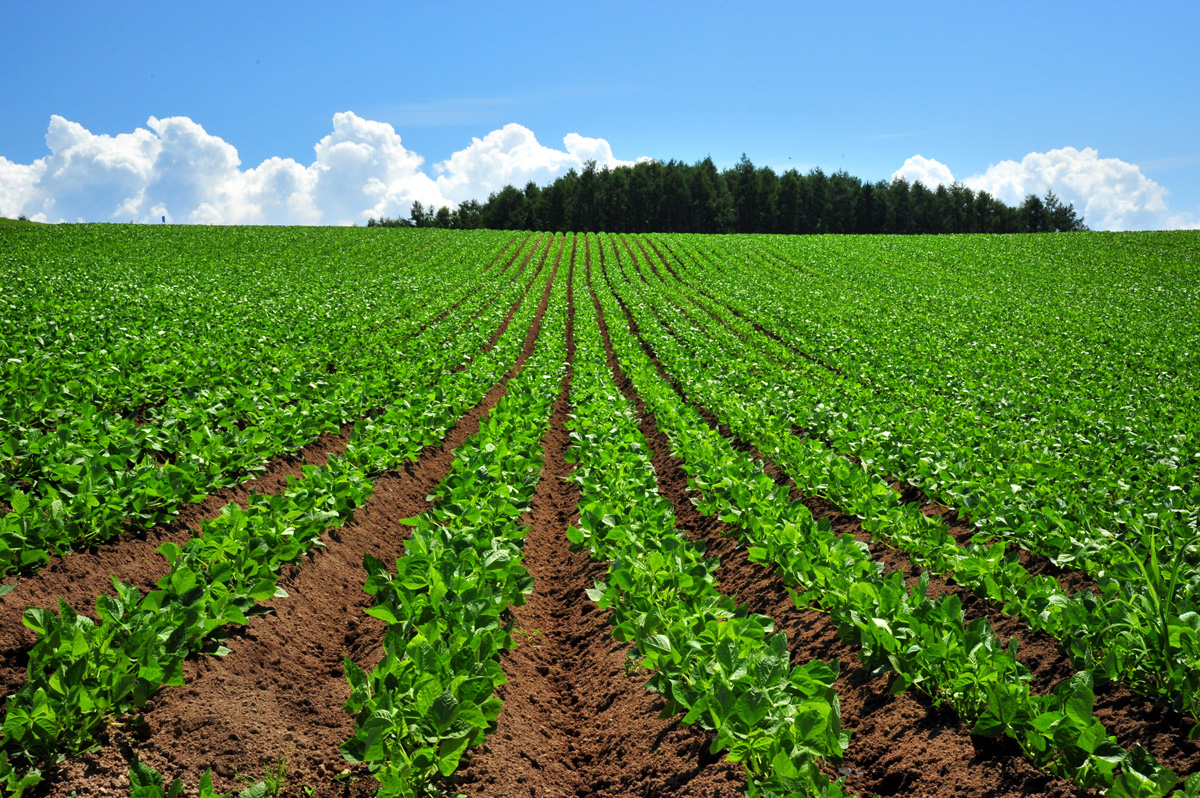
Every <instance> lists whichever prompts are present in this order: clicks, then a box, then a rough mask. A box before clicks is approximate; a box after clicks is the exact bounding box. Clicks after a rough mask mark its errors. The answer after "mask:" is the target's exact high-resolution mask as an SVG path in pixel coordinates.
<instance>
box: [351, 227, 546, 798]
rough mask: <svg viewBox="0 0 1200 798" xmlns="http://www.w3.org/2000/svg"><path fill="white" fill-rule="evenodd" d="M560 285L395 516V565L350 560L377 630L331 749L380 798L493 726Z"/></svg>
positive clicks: (451, 761)
mask: <svg viewBox="0 0 1200 798" xmlns="http://www.w3.org/2000/svg"><path fill="white" fill-rule="evenodd" d="M557 243H558V248H559V252H560V254H561V251H562V247H563V243H564V242H563V240H562V239H559V240H558V242H557ZM564 283H565V280H562V279H561V278H560V279H558V280H557V281H556V283H555V285H554V287H553V292H552V294H551V300H552V304H551V306H550V307H551V310H550V311H549V312H548V313H547V314H546V316H545V318H544V319H543V324H542V329H541V333H540V336H539V338H538V342H537V346H536V349H535V350H534V352H533V354H532V356H531V357H530V358H529V359H528V360H527V361H526V362H525V364H524V367H523V369H522V370H521V372H520V373H519V374H518V375H517V376H516V377H514V378H513V379H511V380H510V381H509V382H508V383H507V387H506V391H505V394H504V397H503V399H501V400H500V402H499V403H498V404H497V405H496V407H495V408H494V409H493V410H492V411H491V412H490V413H489V414H488V416H487V417H486V418H484V419H482V420H481V422H480V425H479V431H478V432H477V433H476V434H475V435H473V436H471V437H470V438H469V439H467V441H466V442H465V443H464V444H463V445H462V446H460V447H459V448H458V449H456V450H455V453H454V462H453V464H452V466H451V469H450V473H449V474H448V475H447V476H446V478H445V479H444V480H443V481H442V482H441V483H440V484H439V485H438V487H437V489H436V490H435V492H434V494H433V497H432V498H433V499H434V502H435V503H434V506H433V509H432V510H430V511H428V512H425V513H422V514H421V515H420V516H418V517H416V518H415V519H406V523H409V524H411V525H413V530H412V534H411V537H410V538H409V539H408V541H407V542H406V544H405V554H404V556H402V557H400V558H399V559H397V561H396V570H395V573H391V572H389V571H388V569H387V567H386V566H385V565H384V564H383V563H381V562H379V561H378V560H376V559H374V558H373V557H371V556H369V555H367V556H366V557H365V558H364V563H363V564H364V567H365V568H366V571H367V580H366V583H365V585H364V588H363V589H364V590H365V591H366V592H367V593H368V594H370V595H371V596H373V597H374V605H373V606H372V607H371V608H370V609H369V610H367V614H368V615H371V616H372V617H375V618H378V619H380V620H382V621H383V622H384V623H386V624H387V632H386V634H385V636H384V644H383V647H384V656H383V659H382V660H381V661H380V662H379V664H378V665H377V666H376V667H375V668H374V669H373V670H372V671H371V672H370V673H369V674H368V673H366V672H364V671H363V670H362V669H361V668H359V667H358V666H357V665H356V664H355V663H354V662H352V661H350V660H349V659H347V660H346V678H347V680H348V681H349V683H350V688H351V696H350V700H349V701H348V702H347V703H346V709H347V710H348V711H350V712H352V713H355V715H356V721H355V727H356V728H355V734H354V736H353V737H352V738H351V739H349V740H347V741H346V742H345V743H344V744H343V746H342V752H343V754H344V755H345V757H346V759H348V760H349V761H351V762H363V763H366V764H367V766H368V768H369V769H370V770H371V772H372V774H374V775H375V777H376V778H377V779H378V780H379V782H380V785H381V787H380V792H379V795H381V796H416V795H429V794H439V784H440V783H441V782H442V780H444V779H446V778H447V777H449V776H451V775H452V774H453V773H454V771H455V770H456V769H457V768H458V765H459V762H460V761H461V758H462V756H463V753H464V752H465V751H466V749H467V748H468V747H470V746H472V745H477V744H479V743H481V742H483V740H484V737H485V735H486V734H488V733H490V732H491V731H492V730H493V729H494V728H495V722H496V718H497V717H498V715H499V713H500V706H501V702H500V699H499V698H497V697H496V696H495V695H494V691H495V689H496V687H498V686H499V685H501V684H503V683H504V681H505V677H504V672H503V670H502V669H501V668H500V664H499V661H498V660H499V655H500V652H501V651H502V650H503V649H505V648H509V647H511V646H512V645H513V640H512V620H511V617H510V616H509V615H508V608H509V607H510V606H513V605H519V604H522V603H524V601H525V595H526V594H528V593H529V592H530V591H531V590H532V589H533V578H532V577H531V576H530V575H529V574H528V573H527V572H526V571H525V568H524V567H523V566H522V565H521V556H522V555H521V542H522V539H523V537H524V535H525V527H524V526H523V525H521V524H518V523H517V519H518V518H519V517H520V516H521V514H522V513H524V512H525V511H526V510H527V509H528V507H529V501H530V499H531V498H532V496H533V492H534V489H535V488H536V487H537V484H538V481H539V478H540V476H541V472H542V469H543V466H544V462H543V461H542V436H543V435H544V433H545V431H546V427H547V425H548V420H549V416H550V411H551V408H552V405H553V403H554V400H555V399H556V398H557V396H558V390H557V386H558V385H559V384H560V383H561V381H562V378H563V375H564V373H565V360H566V348H565V347H566V345H565V341H564V337H563V334H564V329H565V324H566V313H565V307H564V302H563V300H564V299H565V296H566V289H565V286H564ZM530 304H533V303H530Z"/></svg>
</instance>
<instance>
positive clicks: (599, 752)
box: [455, 259, 743, 798]
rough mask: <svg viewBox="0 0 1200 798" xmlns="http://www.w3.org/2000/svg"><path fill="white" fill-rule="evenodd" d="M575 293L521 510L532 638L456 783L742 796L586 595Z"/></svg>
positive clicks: (513, 660) (538, 790) (590, 576)
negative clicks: (575, 418) (575, 398)
mask: <svg viewBox="0 0 1200 798" xmlns="http://www.w3.org/2000/svg"><path fill="white" fill-rule="evenodd" d="M573 261H574V259H573V260H572V266H571V268H570V273H571V274H572V275H573V271H574V262H573ZM568 279H571V278H570V277H568ZM567 301H568V321H567V351H568V374H567V377H566V379H565V380H564V381H563V385H562V388H561V390H560V393H559V396H558V399H557V401H556V402H555V405H554V411H553V415H552V417H551V421H550V428H549V430H548V432H547V434H546V438H545V441H544V443H543V456H544V459H545V462H546V470H545V472H544V473H543V474H542V479H541V482H539V484H538V487H537V490H536V492H535V493H534V497H533V500H532V503H531V508H530V511H529V513H528V514H527V515H526V517H525V518H524V519H523V522H524V523H527V524H528V525H529V531H528V532H527V534H526V537H525V544H524V565H525V567H526V568H527V569H528V570H529V572H530V573H531V574H533V576H534V578H535V579H536V584H535V588H534V592H533V594H531V595H530V597H529V600H528V602H527V603H526V604H525V605H524V606H522V607H517V608H515V609H514V610H513V615H514V618H515V621H516V629H517V636H518V639H520V640H521V641H522V642H521V643H520V644H519V645H518V647H517V648H516V649H514V650H513V651H511V652H506V654H505V655H504V657H503V660H502V664H503V666H504V671H505V674H506V675H507V676H508V679H509V681H508V684H506V685H504V686H503V687H502V688H501V689H500V690H499V693H498V694H499V695H500V697H501V698H503V700H504V708H503V709H502V710H501V714H500V718H499V721H498V728H497V731H496V733H495V734H494V735H492V736H491V737H489V739H488V741H487V743H485V744H484V745H483V746H481V747H480V749H479V750H477V751H474V752H472V753H471V754H470V757H469V764H468V766H467V767H466V768H465V769H464V770H463V771H462V772H461V774H460V775H459V776H458V777H457V778H456V779H455V789H457V790H459V791H463V792H466V793H467V794H469V795H472V796H476V795H478V796H535V795H550V796H612V797H613V798H615V797H616V796H635V795H654V796H684V795H694V796H720V795H729V796H733V795H738V794H740V793H741V790H742V787H743V784H742V779H741V776H740V774H739V769H738V768H737V767H735V766H733V765H730V764H728V763H724V762H722V761H721V758H720V756H714V755H710V754H709V753H708V746H709V744H710V742H711V737H710V735H707V734H705V733H704V732H703V731H702V730H700V729H698V728H696V727H692V728H684V727H680V726H679V724H678V722H677V720H676V721H674V722H673V721H667V720H660V719H659V718H658V717H657V715H658V713H659V712H660V711H661V708H662V701H661V700H660V699H659V698H658V697H657V696H655V695H654V694H653V693H650V692H648V691H647V690H646V689H645V679H644V677H642V676H639V675H636V674H631V673H628V672H627V671H626V669H625V665H626V662H627V656H628V651H629V648H630V646H629V645H628V644H626V643H619V642H617V641H616V640H614V639H613V638H612V636H611V634H610V624H609V613H608V612H603V611H599V610H597V609H596V607H595V605H594V604H593V603H592V602H591V601H590V600H588V599H587V597H586V596H585V595H584V591H585V590H586V589H588V588H590V587H591V586H592V585H593V583H594V580H596V579H598V578H602V577H603V575H604V573H605V566H604V565H603V564H602V563H598V562H595V561H593V560H592V559H591V558H590V557H589V556H588V555H587V553H585V552H583V551H578V552H572V551H571V550H570V546H569V543H568V542H567V540H566V536H565V531H566V529H567V527H568V526H569V525H570V524H572V523H574V522H575V521H576V520H578V517H579V516H578V512H577V505H578V502H579V488H578V486H577V485H575V484H574V483H572V482H567V481H566V480H565V478H566V477H567V475H569V474H570V472H571V470H572V466H570V465H568V464H567V463H566V462H565V460H564V454H565V452H566V450H567V449H568V448H569V446H570V443H571V442H570V438H569V437H568V434H567V431H566V427H565V426H564V422H565V421H566V419H567V416H568V407H569V406H568V400H567V391H568V386H569V385H570V380H571V376H572V373H573V371H572V368H571V362H573V358H574V349H575V347H574V342H573V332H574V293H573V291H572V289H571V288H568V300H567Z"/></svg>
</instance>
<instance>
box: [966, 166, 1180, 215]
mask: <svg viewBox="0 0 1200 798" xmlns="http://www.w3.org/2000/svg"><path fill="white" fill-rule="evenodd" d="M963 182H964V183H965V184H966V185H967V186H970V187H971V188H973V189H976V190H979V189H983V190H986V191H989V192H991V193H992V194H994V195H995V196H997V197H999V198H1000V199H1002V200H1004V201H1005V202H1007V203H1010V204H1011V203H1014V202H1020V201H1021V200H1022V199H1024V198H1025V197H1026V196H1027V195H1029V194H1037V195H1038V196H1042V195H1043V194H1045V193H1046V191H1047V190H1049V189H1053V190H1054V193H1056V194H1058V195H1059V196H1060V197H1062V198H1063V199H1064V200H1065V201H1068V202H1073V203H1075V208H1076V209H1077V210H1080V211H1082V212H1083V216H1084V218H1085V219H1086V220H1087V222H1088V224H1089V226H1091V227H1093V228H1095V229H1098V230H1145V229H1150V228H1158V227H1164V226H1166V225H1167V224H1168V222H1169V219H1168V213H1167V193H1168V192H1167V189H1165V188H1163V187H1162V186H1160V185H1159V184H1158V183H1155V182H1154V181H1153V180H1151V179H1150V178H1148V177H1146V176H1145V175H1144V174H1142V170H1141V169H1140V168H1139V167H1138V166H1137V165H1136V164H1131V163H1128V162H1126V161H1122V160H1120V159H1118V158H1101V157H1100V155H1099V153H1098V152H1096V150H1094V149H1092V148H1090V147H1085V148H1084V149H1082V150H1077V149H1075V148H1074V147H1063V148H1062V149H1057V150H1050V151H1049V152H1044V153H1043V152H1031V153H1029V154H1028V155H1026V156H1025V157H1024V158H1022V159H1021V161H1020V163H1018V162H1016V161H1001V162H1000V163H997V164H992V165H991V166H989V167H988V169H987V171H986V172H984V173H983V174H982V175H977V176H975V177H970V178H967V179H966V180H964V181H963Z"/></svg>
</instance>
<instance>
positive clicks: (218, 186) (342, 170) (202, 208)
mask: <svg viewBox="0 0 1200 798" xmlns="http://www.w3.org/2000/svg"><path fill="white" fill-rule="evenodd" d="M563 143H564V145H565V147H566V149H565V150H556V149H553V148H550V147H545V146H543V145H541V144H539V143H538V141H537V139H536V138H535V137H534V135H533V132H532V131H530V130H529V129H528V128H525V127H522V126H520V125H516V124H510V125H506V126H505V127H503V128H502V129H500V130H496V131H493V132H492V133H489V134H488V135H487V136H485V137H483V138H482V139H478V138H477V139H473V141H472V143H471V144H470V145H469V146H468V147H467V148H466V149H464V150H460V151H458V152H456V153H454V154H453V155H452V156H451V157H450V158H449V159H447V160H446V161H443V162H442V163H440V164H438V165H437V167H436V171H437V172H438V177H437V179H436V180H434V179H433V178H431V177H430V176H429V175H428V174H426V172H424V171H423V170H422V168H421V167H422V164H423V163H424V158H422V157H421V156H420V155H419V154H417V153H415V152H413V151H411V150H409V149H407V148H405V147H404V145H403V144H402V142H401V139H400V135H399V134H397V133H396V130H395V129H394V128H393V127H392V126H391V125H389V124H387V123H384V122H375V121H371V120H369V119H364V118H362V117H359V116H357V115H356V114H354V113H352V112H348V111H347V112H344V113H338V114H335V115H334V117H333V132H332V133H330V134H329V135H327V136H325V137H324V138H322V139H321V140H320V141H319V142H317V144H316V146H315V147H314V156H315V157H314V160H313V162H312V163H310V164H308V165H304V164H301V163H298V162H297V161H295V160H293V159H291V158H269V159H267V160H265V161H263V162H262V163H261V164H259V165H258V166H255V167H252V168H249V169H242V165H241V160H240V158H239V157H238V153H237V149H236V148H235V147H234V146H233V145H232V144H229V143H228V142H226V141H225V140H224V139H222V138H220V137H219V136H213V135H211V134H209V133H208V132H207V131H205V130H204V128H203V127H201V126H200V125H199V124H197V123H196V122H194V121H192V120H191V119H189V118H187V117H170V118H167V119H157V118H155V117H150V119H149V121H148V122H147V123H146V128H138V129H136V130H135V131H133V132H132V133H121V134H118V135H116V136H109V135H103V134H102V135H96V134H93V133H91V132H90V131H88V130H87V129H85V128H84V127H83V126H82V125H79V124H77V123H75V122H70V121H68V120H66V119H63V118H62V117H60V116H52V117H51V119H50V125H49V129H48V131H47V133H46V145H47V147H48V148H49V150H50V155H48V156H46V157H43V158H39V159H38V160H36V161H34V162H33V163H32V164H19V163H14V162H12V161H9V160H7V159H6V158H3V157H0V215H4V216H17V215H20V214H25V215H27V216H29V217H30V218H33V219H37V220H40V221H50V222H59V221H68V222H74V221H143V222H153V221H158V220H159V218H160V217H162V216H166V217H167V219H168V221H173V222H192V223H201V224H204V223H210V224H351V223H355V222H358V223H363V222H365V221H366V220H367V219H368V218H370V217H379V216H406V215H408V213H409V210H410V209H411V207H412V203H413V202H414V201H420V202H422V203H423V204H425V205H427V206H437V207H440V206H451V207H454V206H456V205H457V203H458V202H461V201H463V200H466V199H472V198H474V199H484V198H486V197H487V195H488V194H489V193H491V192H492V191H496V190H498V189H500V188H502V187H503V186H504V185H506V184H508V183H513V184H515V185H519V186H520V185H524V183H525V182H527V181H528V180H536V181H538V182H539V183H541V182H546V181H548V180H551V179H553V178H555V177H558V176H560V175H562V174H564V173H565V172H566V171H567V170H568V169H571V168H580V167H581V166H582V164H583V162H584V161H586V160H589V159H594V160H595V161H596V162H597V163H598V165H600V166H602V167H611V166H617V165H622V164H628V163H630V162H628V161H620V160H618V159H617V158H616V157H615V156H614V155H613V153H612V148H611V147H610V146H609V144H608V142H607V141H605V140H604V139H594V138H587V137H584V136H580V135H578V134H576V133H571V134H569V135H567V136H566V138H564V140H563Z"/></svg>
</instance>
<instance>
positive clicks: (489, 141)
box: [435, 123, 633, 202]
mask: <svg viewBox="0 0 1200 798" xmlns="http://www.w3.org/2000/svg"><path fill="white" fill-rule="evenodd" d="M563 145H564V146H565V147H566V151H565V152H564V151H562V150H556V149H553V148H552V147H546V146H544V145H542V144H541V143H539V142H538V140H537V137H535V136H534V135H533V131H532V130H530V129H529V128H527V127H524V126H523V125H518V124H515V123H511V124H507V125H505V126H504V127H502V128H500V129H499V130H493V131H492V132H491V133H489V134H487V135H486V136H484V137H483V138H481V139H480V138H473V139H471V144H470V146H468V147H467V148H466V149H463V150H459V151H458V152H456V153H454V155H452V156H450V158H448V159H447V160H445V161H442V162H441V163H439V164H437V165H436V167H435V169H436V170H437V171H438V172H439V175H438V179H437V185H438V188H440V189H441V191H442V193H443V194H444V195H445V196H446V197H448V198H449V199H451V200H454V201H455V202H462V201H463V200H466V199H471V198H473V197H476V198H478V197H483V196H487V194H489V193H491V192H493V191H499V190H500V189H502V188H504V187H505V186H506V185H514V186H518V187H521V186H524V185H525V184H526V183H528V182H529V181H531V180H532V181H534V182H536V183H545V182H547V181H549V180H553V179H554V178H556V177H559V176H561V175H563V174H566V172H567V171H568V170H570V169H580V168H582V167H583V164H584V162H585V161H589V160H591V161H595V162H596V165H597V166H598V167H600V168H602V169H608V168H612V167H616V166H631V165H632V164H633V162H632V161H622V160H618V159H617V158H616V157H615V156H614V155H613V152H612V147H610V146H609V144H608V142H607V141H605V140H604V139H591V138H587V137H586V136H581V135H579V134H578V133H568V134H567V135H566V136H565V137H564V138H563Z"/></svg>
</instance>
